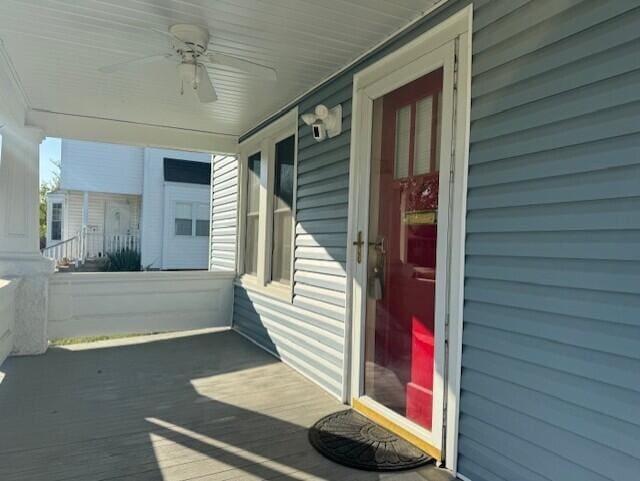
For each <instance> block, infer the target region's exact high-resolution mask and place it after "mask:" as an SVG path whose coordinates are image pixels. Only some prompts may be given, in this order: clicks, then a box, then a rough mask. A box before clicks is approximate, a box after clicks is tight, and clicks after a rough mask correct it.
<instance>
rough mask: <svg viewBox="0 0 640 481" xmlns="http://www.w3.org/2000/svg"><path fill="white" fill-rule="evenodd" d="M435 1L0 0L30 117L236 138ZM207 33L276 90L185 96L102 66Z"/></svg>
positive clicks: (222, 80)
mask: <svg viewBox="0 0 640 481" xmlns="http://www.w3.org/2000/svg"><path fill="white" fill-rule="evenodd" d="M435 3H437V1H436V0H2V1H0V39H1V40H2V42H3V44H4V48H5V50H6V53H7V54H8V56H9V58H10V60H11V62H12V64H13V67H14V68H15V71H16V73H17V76H18V78H19V81H20V83H21V86H22V89H23V91H24V93H25V94H26V97H27V102H28V104H29V108H30V109H33V110H35V111H40V110H42V111H50V112H56V113H64V114H69V115H78V116H90V117H96V118H105V119H114V120H122V121H128V122H137V123H143V124H152V125H160V126H169V127H178V128H183V129H194V130H200V131H208V132H216V133H220V134H229V135H239V134H241V133H243V132H245V131H247V130H248V129H250V128H251V127H253V126H255V125H256V124H257V122H258V121H260V120H261V119H263V118H265V117H266V116H268V115H269V114H271V113H273V112H275V111H276V110H278V109H279V108H281V107H283V106H284V105H285V104H286V103H287V102H290V101H291V100H292V99H294V98H295V97H297V96H298V95H300V94H302V93H304V92H305V91H306V90H308V89H309V88H311V87H312V86H313V85H315V84H316V83H318V82H319V81H320V80H322V79H324V78H326V77H327V76H329V75H330V74H332V73H334V72H336V71H337V70H339V69H340V68H342V67H343V66H345V65H347V64H348V63H349V62H350V61H352V60H353V59H355V58H357V57H358V56H359V55H361V54H363V53H364V52H366V51H367V50H369V49H370V48H372V47H373V46H375V45H376V44H377V43H379V42H381V41H382V40H384V39H385V38H386V37H388V36H389V35H391V34H392V33H393V32H395V31H396V30H398V29H400V28H401V27H403V26H405V25H407V24H408V23H409V22H410V21H412V20H413V19H415V18H417V17H418V16H420V15H421V14H422V13H423V12H424V11H426V10H428V9H429V8H431V7H432V6H433V4H435ZM175 23H195V24H199V25H202V26H206V27H208V29H209V31H210V33H211V42H212V43H211V44H210V46H211V48H212V50H214V51H218V52H221V53H225V54H230V55H235V56H238V57H243V58H246V59H248V60H252V61H255V62H259V63H262V64H265V65H269V66H272V67H274V68H276V69H277V70H278V74H279V79H278V81H277V82H265V81H262V80H260V79H257V78H253V77H250V76H248V75H245V74H242V73H240V72H237V71H233V70H232V69H230V68H226V67H216V68H209V73H210V75H211V78H212V81H213V83H214V85H215V87H216V90H217V92H218V97H219V99H218V101H217V102H215V103H212V104H200V103H199V102H198V101H197V100H196V99H195V96H194V95H191V92H186V93H185V95H184V96H183V97H181V96H180V93H179V89H178V81H177V78H176V74H175V68H174V66H173V65H171V64H159V65H143V66H138V67H132V68H130V69H128V70H125V71H121V72H118V73H115V74H108V75H107V74H103V73H101V72H99V71H98V68H99V67H101V66H104V65H109V64H112V63H116V62H122V61H125V60H129V59H133V58H136V57H141V56H146V55H153V54H157V53H164V52H169V51H170V42H169V40H168V39H167V38H165V37H164V36H162V35H161V34H158V33H155V32H154V31H153V30H154V29H155V30H165V31H166V30H167V29H168V27H169V26H170V25H172V24H175Z"/></svg>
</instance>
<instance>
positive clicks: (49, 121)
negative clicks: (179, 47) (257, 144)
mask: <svg viewBox="0 0 640 481" xmlns="http://www.w3.org/2000/svg"><path fill="white" fill-rule="evenodd" d="M26 120H27V122H28V123H29V124H30V125H34V126H37V127H39V128H41V129H43V130H44V131H45V133H46V135H47V136H48V137H60V138H66V139H77V140H89V141H94V142H107V143H114V144H126V145H137V146H141V147H159V148H163V149H176V150H188V151H193V152H208V153H219V154H236V153H237V152H238V137H237V136H235V135H229V134H220V133H216V132H209V131H203V130H190V129H180V128H177V127H166V126H162V125H152V124H144V123H137V122H129V121H124V120H114V119H105V118H99V117H90V116H83V115H74V114H66V113H61V112H51V111H47V110H41V109H31V110H29V111H28V112H27V116H26Z"/></svg>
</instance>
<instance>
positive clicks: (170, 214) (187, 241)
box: [162, 182, 210, 269]
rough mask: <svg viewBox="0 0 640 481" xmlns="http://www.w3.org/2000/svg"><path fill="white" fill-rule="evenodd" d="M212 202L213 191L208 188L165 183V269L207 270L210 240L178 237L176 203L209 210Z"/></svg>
mask: <svg viewBox="0 0 640 481" xmlns="http://www.w3.org/2000/svg"><path fill="white" fill-rule="evenodd" d="M209 201H210V187H209V186H207V185H195V184H183V183H177V182H165V183H164V236H163V246H162V268H163V269H207V267H208V265H209V259H208V258H209V236H203V237H191V236H177V235H175V208H176V202H189V203H190V202H198V203H201V204H205V205H206V206H209ZM194 215H195V214H194Z"/></svg>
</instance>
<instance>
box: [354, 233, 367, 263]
mask: <svg viewBox="0 0 640 481" xmlns="http://www.w3.org/2000/svg"><path fill="white" fill-rule="evenodd" d="M356 239H357V240H355V241H354V242H353V245H354V246H355V247H356V261H357V262H358V264H362V247H363V246H364V240H363V239H362V231H361V230H359V231H358V236H357V237H356Z"/></svg>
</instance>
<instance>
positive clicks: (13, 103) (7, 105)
mask: <svg viewBox="0 0 640 481" xmlns="http://www.w3.org/2000/svg"><path fill="white" fill-rule="evenodd" d="M0 105H1V106H2V107H3V108H2V109H0V125H4V124H13V125H14V126H17V127H22V126H24V124H25V118H26V113H27V110H28V109H29V106H30V104H29V97H28V96H27V94H26V92H25V90H24V88H23V86H22V82H21V81H20V77H19V76H18V73H17V71H16V69H15V67H14V66H13V62H12V61H11V57H9V52H7V49H6V48H5V46H4V42H3V41H2V39H0Z"/></svg>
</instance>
